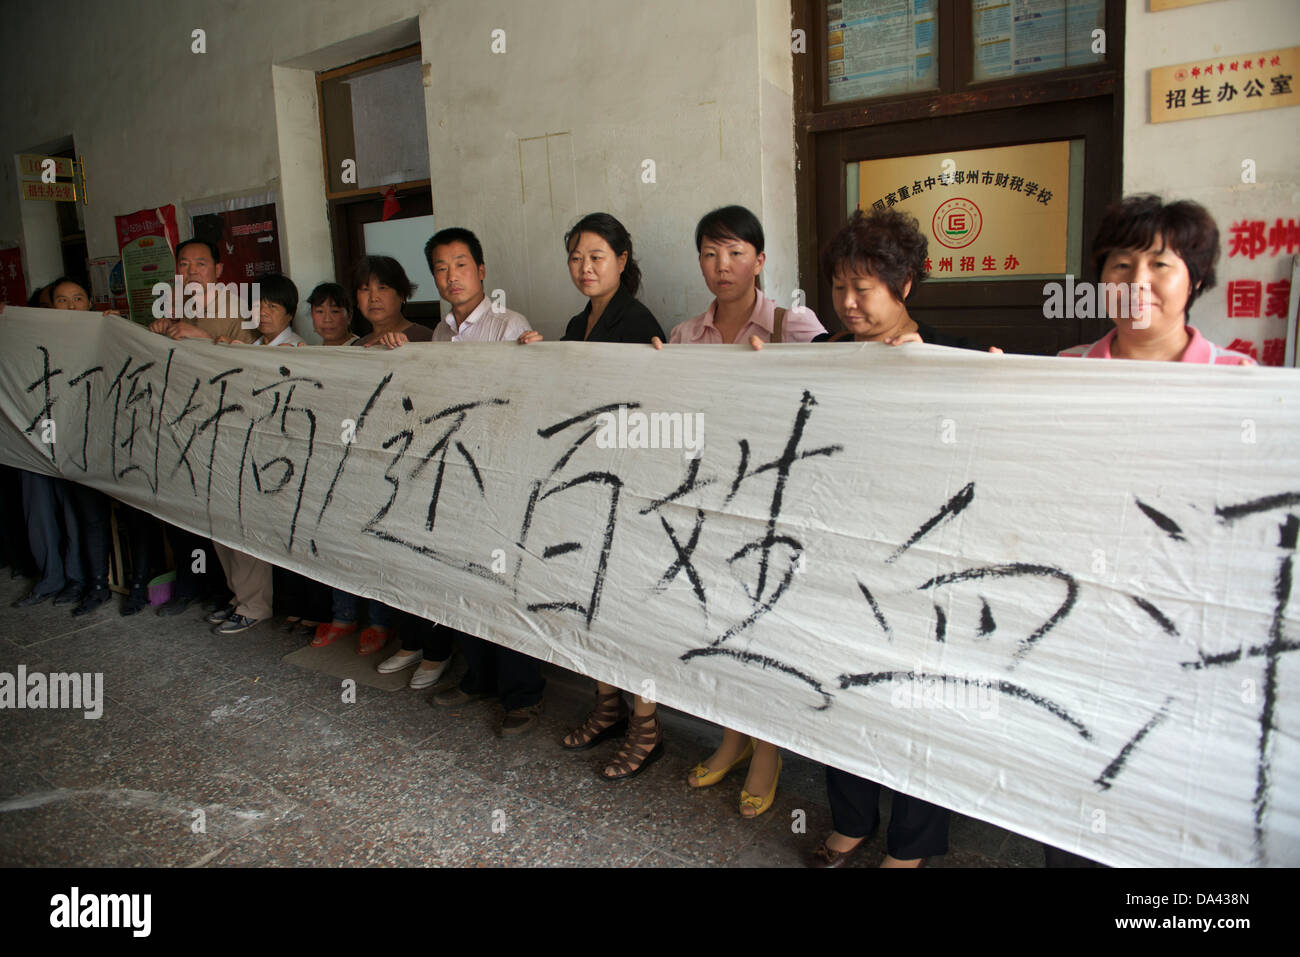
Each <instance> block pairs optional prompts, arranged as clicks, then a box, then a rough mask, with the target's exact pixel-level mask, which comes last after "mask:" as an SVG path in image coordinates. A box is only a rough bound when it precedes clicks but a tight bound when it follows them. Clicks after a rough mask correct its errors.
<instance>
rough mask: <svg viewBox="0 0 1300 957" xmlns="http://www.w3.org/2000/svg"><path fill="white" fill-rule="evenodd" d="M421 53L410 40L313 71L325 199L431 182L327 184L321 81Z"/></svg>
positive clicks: (330, 179) (328, 170)
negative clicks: (407, 43) (333, 186)
mask: <svg viewBox="0 0 1300 957" xmlns="http://www.w3.org/2000/svg"><path fill="white" fill-rule="evenodd" d="M420 56H421V51H420V44H418V43H413V44H411V45H410V46H405V47H402V48H401V49H398V50H389V51H388V52H387V53H380V54H378V55H377V56H372V57H366V58H365V59H364V60H357V61H356V62H354V63H349V64H347V65H346V66H341V67H336V68H335V69H333V70H325V71H324V72H321V73H317V74H316V109H317V114H318V118H319V120H320V151H321V162H322V163H323V164H324V167H325V169H324V173H325V198H326V199H327V200H330V201H333V200H339V199H353V198H356V197H365V196H379V195H382V194H383V193H386V192H387V191H388V190H389V189H396V190H397V192H399V193H401V192H403V191H405V190H409V189H415V188H418V187H422V186H431V185H432V180H430V179H428V178H425V179H413V180H409V181H407V182H404V183H386V184H385V185H383V186H366V187H358V188H356V189H344V190H334V189H331V187H330V184H331V183H333V182H334V177H333V176H332V175H331V169H332V166H331V163H330V151H329V142H328V141H327V139H326V136H325V83H326V81H328V80H334V79H338V78H339V77H342V76H350V75H352V74H353V73H361V72H363V71H365V70H372V69H374V68H375V67H377V66H383V65H384V64H385V63H393V62H398V61H401V60H411V59H418V58H419V57H420Z"/></svg>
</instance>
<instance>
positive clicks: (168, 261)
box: [116, 205, 179, 325]
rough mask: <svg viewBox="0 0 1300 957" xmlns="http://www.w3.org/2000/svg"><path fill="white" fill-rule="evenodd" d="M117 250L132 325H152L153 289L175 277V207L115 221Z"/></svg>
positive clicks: (121, 217) (176, 239) (130, 215)
mask: <svg viewBox="0 0 1300 957" xmlns="http://www.w3.org/2000/svg"><path fill="white" fill-rule="evenodd" d="M116 221H117V248H118V250H119V251H120V252H121V254H122V279H123V283H124V284H125V286H126V298H127V308H128V311H129V315H130V317H131V321H132V322H139V323H143V324H145V325H148V324H149V323H150V322H152V321H153V319H154V315H153V287H154V284H155V283H160V282H165V283H171V282H173V281H174V279H175V276H176V243H177V242H178V241H179V237H178V236H177V234H176V207H175V206H171V205H168V206H159V207H157V208H156V209H142V210H139V211H137V212H134V213H128V214H126V215H124V216H118V217H116Z"/></svg>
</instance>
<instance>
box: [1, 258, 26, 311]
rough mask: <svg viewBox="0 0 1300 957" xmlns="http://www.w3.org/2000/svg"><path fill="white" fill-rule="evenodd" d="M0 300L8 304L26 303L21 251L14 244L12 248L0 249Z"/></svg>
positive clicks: (22, 304) (18, 304)
mask: <svg viewBox="0 0 1300 957" xmlns="http://www.w3.org/2000/svg"><path fill="white" fill-rule="evenodd" d="M0 302H3V303H5V304H6V305H10V306H25V305H27V281H26V280H25V279H24V278H23V251H22V250H21V249H19V248H18V247H16V246H15V247H14V248H13V249H0Z"/></svg>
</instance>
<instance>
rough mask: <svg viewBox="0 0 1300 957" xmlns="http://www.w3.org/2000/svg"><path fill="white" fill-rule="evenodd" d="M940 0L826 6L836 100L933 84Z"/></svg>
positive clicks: (830, 89) (851, 0)
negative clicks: (935, 10)
mask: <svg viewBox="0 0 1300 957" xmlns="http://www.w3.org/2000/svg"><path fill="white" fill-rule="evenodd" d="M935 23H936V20H935V12H934V0H837V2H833V3H829V4H827V7H826V27H827V36H826V85H827V99H828V100H829V101H830V102H832V103H842V102H845V101H847V100H861V99H866V98H868V97H874V96H890V95H893V94H897V93H908V92H911V91H913V90H926V89H933V88H934V87H936V86H937V85H938V79H939V73H938V65H937V62H936V60H935V56H934V54H935Z"/></svg>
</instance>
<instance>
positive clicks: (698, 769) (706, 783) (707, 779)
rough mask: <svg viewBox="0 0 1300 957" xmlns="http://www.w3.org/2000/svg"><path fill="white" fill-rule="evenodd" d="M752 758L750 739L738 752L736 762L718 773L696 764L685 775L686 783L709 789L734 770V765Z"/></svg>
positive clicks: (752, 747) (694, 786) (751, 739)
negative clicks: (738, 755) (742, 749)
mask: <svg viewBox="0 0 1300 957" xmlns="http://www.w3.org/2000/svg"><path fill="white" fill-rule="evenodd" d="M753 756H754V739H753V738H750V739H749V743H748V744H746V745H745V750H744V751H741V752H740V757H738V758H736V760H734V761H732V762H731V763H730V764H728V765H727V766H726V767H725V768H722V769H721V770H719V771H710V770H709V769H708V768H706V767H705V766H704V765H703V764H697V765H695V767H693V768H691V771H690V773H689V774H688V775H686V783H687V784H689V785H690V786H691V787H693V788H711V787H713V785H715V784H717V783H718V782H719V781H721V780H722V779H723V778H725V777H726V776H727V775H728V774H730V773H731V772H732V771H733V770H735V767H736V765H738V764H740V763H741V762H742V761H748V760H749V759H750V758H752V757H753Z"/></svg>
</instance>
